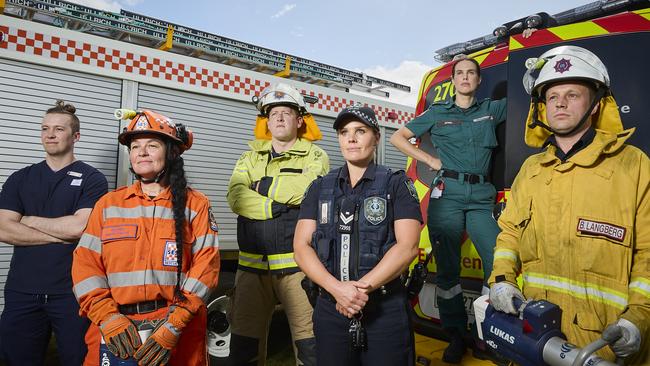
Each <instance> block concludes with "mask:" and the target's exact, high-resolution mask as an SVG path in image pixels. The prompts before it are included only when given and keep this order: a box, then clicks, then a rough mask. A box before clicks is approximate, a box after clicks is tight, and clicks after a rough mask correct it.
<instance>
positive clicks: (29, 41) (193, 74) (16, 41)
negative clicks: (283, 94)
mask: <svg viewBox="0 0 650 366" xmlns="http://www.w3.org/2000/svg"><path fill="white" fill-rule="evenodd" d="M0 32H1V33H2V35H3V36H2V40H0V49H6V50H10V51H15V52H21V53H24V54H28V55H34V56H39V57H44V58H50V59H56V60H59V61H65V62H70V63H75V64H83V65H89V66H93V67H97V68H100V69H104V70H106V71H111V70H113V71H120V72H124V73H129V74H136V75H140V76H144V77H148V78H153V79H159V80H166V81H171V82H176V83H178V84H183V85H192V86H199V87H203V88H208V89H216V90H220V91H224V92H228V93H233V94H240V95H247V96H248V95H250V96H253V95H258V94H259V93H260V92H261V91H262V90H263V89H264V88H265V87H267V86H268V85H269V82H267V81H264V80H259V79H255V78H251V77H242V76H240V75H234V74H232V73H228V72H221V71H217V70H211V69H208V68H203V67H197V66H192V65H190V64H185V63H180V62H174V61H169V60H165V59H164V58H158V57H152V56H147V55H138V54H135V53H133V52H128V51H123V50H119V49H112V48H108V47H103V46H98V45H95V44H90V43H86V42H79V41H75V40H69V39H65V38H61V37H57V36H52V35H48V34H43V33H36V32H33V31H29V30H25V29H19V28H14V27H7V26H2V25H0ZM301 92H302V93H303V94H307V95H315V96H318V103H316V104H314V106H313V107H314V108H316V109H319V110H322V111H329V112H334V113H338V112H339V111H340V110H341V109H343V108H345V107H346V106H348V105H352V104H356V103H357V102H359V101H357V100H354V99H346V98H341V97H338V96H332V95H329V94H323V93H315V92H314V91H312V90H302V91H301ZM363 104H365V105H367V106H369V107H371V108H373V109H374V110H375V113H376V114H377V118H378V119H379V120H380V121H383V122H384V123H390V124H404V123H406V122H408V121H409V120H411V119H412V118H413V117H415V115H414V114H413V113H409V112H406V111H402V110H397V109H394V108H387V107H384V106H381V105H375V104H368V103H363ZM390 112H394V113H395V114H396V115H397V119H396V120H390V119H388V115H389V113H390Z"/></svg>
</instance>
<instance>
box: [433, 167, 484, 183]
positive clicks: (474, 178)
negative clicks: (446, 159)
mask: <svg viewBox="0 0 650 366" xmlns="http://www.w3.org/2000/svg"><path fill="white" fill-rule="evenodd" d="M442 176H443V177H445V178H451V179H456V180H460V181H463V182H467V183H469V184H478V183H489V182H490V177H488V176H487V175H480V174H469V173H459V172H457V171H455V170H446V169H445V170H443V171H442Z"/></svg>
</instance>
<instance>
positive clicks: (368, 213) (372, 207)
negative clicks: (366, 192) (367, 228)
mask: <svg viewBox="0 0 650 366" xmlns="http://www.w3.org/2000/svg"><path fill="white" fill-rule="evenodd" d="M363 215H364V216H365V217H366V220H368V222H370V223H371V224H373V225H379V224H381V222H382V221H384V220H385V219H386V199H385V198H382V197H368V198H366V199H365V200H364V201H363Z"/></svg>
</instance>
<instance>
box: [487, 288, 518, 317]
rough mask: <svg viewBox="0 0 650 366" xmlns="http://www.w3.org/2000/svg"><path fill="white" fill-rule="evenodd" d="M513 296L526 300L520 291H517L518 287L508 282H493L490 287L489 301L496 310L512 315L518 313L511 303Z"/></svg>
mask: <svg viewBox="0 0 650 366" xmlns="http://www.w3.org/2000/svg"><path fill="white" fill-rule="evenodd" d="M514 298H518V299H520V300H521V301H526V298H525V297H524V295H523V294H522V293H521V291H519V288H517V287H516V286H513V285H511V284H509V283H508V282H499V283H495V284H494V285H492V287H490V303H491V304H492V306H493V307H494V309H496V310H497V311H501V312H504V313H510V314H514V315H517V314H519V312H518V311H517V309H515V306H514V304H513V303H512V300H513V299H514Z"/></svg>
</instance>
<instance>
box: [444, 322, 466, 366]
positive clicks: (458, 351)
mask: <svg viewBox="0 0 650 366" xmlns="http://www.w3.org/2000/svg"><path fill="white" fill-rule="evenodd" d="M445 331H446V332H447V335H449V346H447V348H446V349H445V352H444V353H443V354H442V361H443V362H446V363H455V364H459V363H460V361H461V360H462V359H463V355H464V354H465V349H467V345H466V344H465V339H464V334H463V331H462V330H461V329H459V328H447V329H445Z"/></svg>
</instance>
